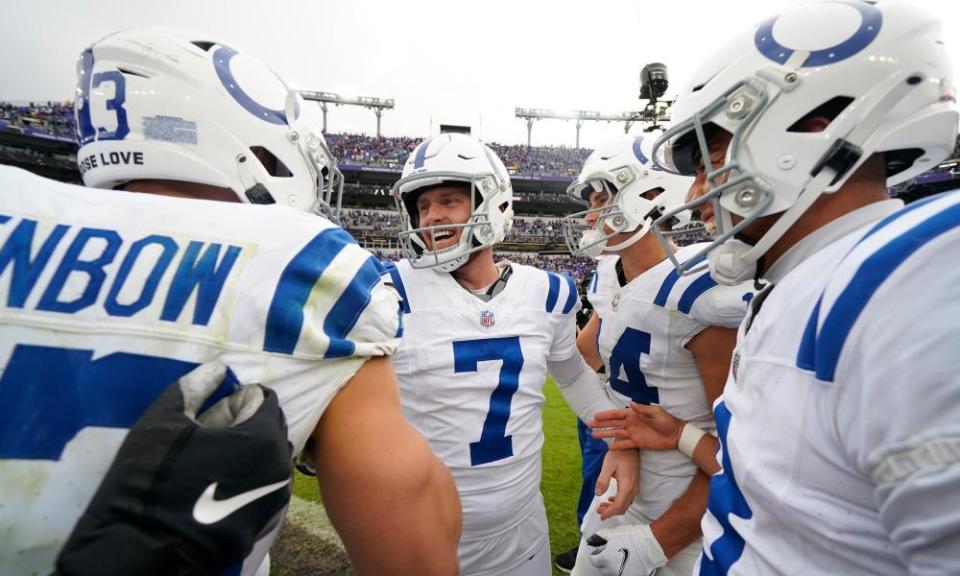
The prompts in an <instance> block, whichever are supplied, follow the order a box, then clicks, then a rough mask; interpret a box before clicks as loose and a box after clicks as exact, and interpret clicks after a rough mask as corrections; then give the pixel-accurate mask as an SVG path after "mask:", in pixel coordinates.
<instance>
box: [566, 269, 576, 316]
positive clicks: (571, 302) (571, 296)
mask: <svg viewBox="0 0 960 576" xmlns="http://www.w3.org/2000/svg"><path fill="white" fill-rule="evenodd" d="M563 278H564V279H565V280H566V281H567V288H569V290H568V292H567V302H566V303H565V304H564V305H563V313H564V314H569V313H570V311H571V310H573V307H574V306H575V305H576V303H577V284H576V283H575V282H574V281H573V278H571V277H569V276H564V277H563Z"/></svg>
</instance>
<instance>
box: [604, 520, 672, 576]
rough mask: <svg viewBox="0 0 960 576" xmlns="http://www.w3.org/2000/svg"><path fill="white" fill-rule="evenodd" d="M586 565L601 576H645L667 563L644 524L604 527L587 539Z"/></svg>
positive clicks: (661, 549) (648, 527)
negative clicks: (587, 561) (590, 565)
mask: <svg viewBox="0 0 960 576" xmlns="http://www.w3.org/2000/svg"><path fill="white" fill-rule="evenodd" d="M587 545H588V546H590V563H591V564H593V566H594V568H596V569H597V571H598V572H600V574H602V575H603V576H621V575H623V574H630V575H631V576H633V575H637V576H648V575H649V574H652V573H653V571H654V570H656V569H657V568H660V567H662V566H666V564H667V556H666V555H665V554H664V553H663V548H661V547H660V543H659V542H657V539H656V538H655V537H654V536H653V532H652V531H651V530H650V526H648V525H647V524H635V525H627V526H617V527H616V528H604V529H602V530H597V532H596V533H594V534H592V535H590V537H589V538H587Z"/></svg>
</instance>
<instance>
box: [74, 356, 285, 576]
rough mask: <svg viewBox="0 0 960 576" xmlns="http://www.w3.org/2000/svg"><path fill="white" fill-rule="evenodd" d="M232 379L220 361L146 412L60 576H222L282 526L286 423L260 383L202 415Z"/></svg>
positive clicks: (80, 527)
mask: <svg viewBox="0 0 960 576" xmlns="http://www.w3.org/2000/svg"><path fill="white" fill-rule="evenodd" d="M225 373H226V367H225V366H224V365H223V364H222V363H220V362H215V363H210V364H205V365H203V366H200V367H199V368H197V369H195V370H194V371H193V372H190V373H189V374H187V375H186V376H184V377H183V378H181V379H180V380H179V381H177V382H175V383H173V384H171V385H170V386H169V387H168V388H167V389H166V390H164V391H163V393H161V394H160V396H159V397H158V398H157V399H156V400H155V401H154V402H153V404H151V405H150V406H149V407H148V408H147V410H146V412H144V414H143V415H142V416H141V417H140V420H138V421H137V422H136V423H135V424H134V426H133V427H132V428H131V429H130V432H129V433H128V434H127V437H126V439H125V440H124V441H123V444H122V445H121V446H120V450H119V451H118V452H117V456H116V458H115V459H114V461H113V464H112V465H111V466H110V468H109V469H108V470H107V473H106V476H105V477H104V479H103V482H102V483H101V484H100V487H99V489H98V490H97V492H96V494H94V497H93V500H92V501H91V502H90V505H89V506H88V507H87V510H86V512H85V513H84V514H83V516H81V517H80V520H79V521H78V522H77V525H76V526H75V527H74V529H73V532H72V534H71V535H70V538H69V540H68V541H67V543H66V545H65V546H64V548H63V549H62V550H61V552H60V555H59V557H58V558H57V574H58V575H62V576H87V575H93V574H97V575H101V576H114V575H120V574H138V576H144V575H147V576H153V575H161V574H163V575H166V574H178V575H200V574H211V575H212V574H221V573H223V572H224V571H225V570H227V569H229V568H230V567H232V566H234V565H236V564H238V563H240V562H241V561H242V560H243V558H244V557H245V556H246V555H247V554H248V553H249V551H250V549H251V548H252V547H253V544H254V542H255V541H256V540H257V539H258V538H259V537H260V536H261V535H262V534H265V533H266V532H267V531H269V530H270V529H272V528H273V527H275V526H276V524H277V523H278V522H279V520H280V518H281V513H282V511H283V510H284V508H285V507H286V505H287V503H288V502H289V499H290V469H291V462H290V461H291V446H290V443H289V442H288V440H287V425H286V421H285V420H284V417H283V412H282V411H281V410H280V406H279V404H278V402H277V396H276V394H275V393H274V392H272V391H271V390H270V389H268V388H263V387H261V386H259V385H257V384H253V385H247V386H242V387H241V388H240V389H239V390H237V391H235V392H234V393H233V394H232V395H230V396H229V397H226V398H224V399H222V400H220V401H219V402H217V403H216V404H214V405H213V406H212V407H211V408H210V409H208V410H206V411H205V412H204V413H203V414H201V415H199V416H198V412H199V411H200V409H201V407H202V406H203V405H204V402H205V401H206V400H207V399H208V398H209V397H210V396H211V395H212V394H213V393H214V391H215V390H217V388H218V387H219V386H220V384H221V382H222V381H223V379H224V375H225ZM129 385H130V386H135V385H136V382H130V383H129Z"/></svg>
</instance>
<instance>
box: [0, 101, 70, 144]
mask: <svg viewBox="0 0 960 576" xmlns="http://www.w3.org/2000/svg"><path fill="white" fill-rule="evenodd" d="M0 128H13V129H15V130H19V131H23V130H29V131H30V132H31V133H33V134H36V135H49V136H56V137H60V138H73V137H74V134H75V124H74V118H73V102H44V103H38V102H29V103H23V104H17V103H13V102H0Z"/></svg>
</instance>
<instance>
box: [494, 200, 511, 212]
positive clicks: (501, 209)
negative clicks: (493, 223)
mask: <svg viewBox="0 0 960 576" xmlns="http://www.w3.org/2000/svg"><path fill="white" fill-rule="evenodd" d="M509 206H510V203H509V202H504V203H502V204H500V205H499V206H497V209H498V210H500V211H501V212H506V211H507V208H508V207H509Z"/></svg>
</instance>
